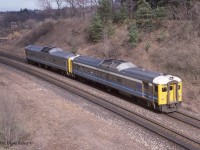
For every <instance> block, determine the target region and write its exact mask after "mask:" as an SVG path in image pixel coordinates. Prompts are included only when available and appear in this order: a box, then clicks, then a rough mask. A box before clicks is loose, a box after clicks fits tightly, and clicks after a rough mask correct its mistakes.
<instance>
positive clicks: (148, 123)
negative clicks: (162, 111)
mask: <svg viewBox="0 0 200 150" xmlns="http://www.w3.org/2000/svg"><path fill="white" fill-rule="evenodd" d="M6 55H8V54H5V53H4V54H3V55H2V53H0V56H1V59H0V62H1V63H4V64H6V65H9V66H12V67H15V68H17V69H19V70H22V71H24V72H27V73H29V74H32V75H35V76H37V77H39V78H41V79H43V80H46V81H48V82H50V83H52V84H54V85H57V86H59V87H61V88H63V89H65V90H67V91H70V92H72V93H74V94H76V95H79V96H80V97H83V98H85V99H87V100H89V101H91V102H93V103H95V104H98V105H100V106H101V107H103V108H106V109H108V110H110V111H112V112H114V113H115V114H118V115H120V116H122V117H123V118H126V119H128V120H129V121H131V122H134V123H136V124H138V125H140V126H142V127H144V128H146V129H148V130H150V131H152V132H154V133H156V134H158V135H160V136H162V137H164V138H166V139H168V140H170V141H172V142H174V143H176V144H178V145H180V146H181V147H184V148H186V149H192V150H199V149H200V142H199V141H197V140H195V139H191V138H188V137H186V136H185V135H183V134H181V133H179V132H177V131H175V130H173V129H170V128H168V127H166V126H164V125H162V124H160V123H158V122H155V121H153V120H151V119H150V118H147V117H145V116H141V115H140V114H138V113H136V112H133V111H131V110H127V109H126V108H123V107H121V106H119V105H117V104H113V103H111V102H108V101H105V100H104V99H102V98H100V97H97V96H95V95H92V94H91V93H89V92H86V91H83V90H82V89H78V88H77V87H73V86H71V85H68V84H67V83H64V82H63V81H60V80H59V79H56V78H54V77H53V76H51V75H48V74H45V73H44V72H42V71H38V68H37V69H36V68H34V67H30V66H29V65H27V64H24V59H22V58H19V57H16V56H13V55H12V56H11V55H8V57H7V56H6ZM2 56H3V57H6V58H9V59H12V60H9V59H5V58H2ZM15 57H16V59H15ZM13 60H15V61H13Z"/></svg>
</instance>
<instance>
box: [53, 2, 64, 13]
mask: <svg viewBox="0 0 200 150" xmlns="http://www.w3.org/2000/svg"><path fill="white" fill-rule="evenodd" d="M52 1H55V2H56V4H57V8H58V15H59V16H60V15H61V7H62V4H63V0H52Z"/></svg>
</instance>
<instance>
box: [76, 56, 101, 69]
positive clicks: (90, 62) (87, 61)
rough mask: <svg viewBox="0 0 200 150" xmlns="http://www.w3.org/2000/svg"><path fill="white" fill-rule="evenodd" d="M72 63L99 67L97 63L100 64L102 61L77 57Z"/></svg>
mask: <svg viewBox="0 0 200 150" xmlns="http://www.w3.org/2000/svg"><path fill="white" fill-rule="evenodd" d="M74 62H77V63H82V64H85V65H89V66H93V67H99V63H101V62H102V60H101V59H97V58H92V57H88V56H78V57H76V58H74Z"/></svg>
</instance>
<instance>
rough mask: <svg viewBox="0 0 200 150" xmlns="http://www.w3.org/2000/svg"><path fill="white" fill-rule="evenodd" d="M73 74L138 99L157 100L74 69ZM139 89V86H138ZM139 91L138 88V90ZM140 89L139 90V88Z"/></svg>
mask: <svg viewBox="0 0 200 150" xmlns="http://www.w3.org/2000/svg"><path fill="white" fill-rule="evenodd" d="M73 73H74V74H76V75H79V76H82V77H84V78H87V79H90V80H93V81H95V82H98V83H101V84H104V85H107V86H110V87H113V88H116V89H118V90H122V91H124V92H128V93H130V94H133V95H135V96H139V97H142V96H148V97H149V98H150V99H148V100H153V99H154V100H157V97H153V96H152V95H148V94H146V93H142V92H141V91H138V90H134V89H131V88H129V87H127V86H123V85H121V84H118V83H114V82H111V81H109V80H105V79H102V78H99V77H97V76H94V75H91V74H87V73H83V72H80V71H78V70H76V69H74V70H73ZM140 87H141V86H140ZM138 89H139V88H138ZM140 89H141V88H140Z"/></svg>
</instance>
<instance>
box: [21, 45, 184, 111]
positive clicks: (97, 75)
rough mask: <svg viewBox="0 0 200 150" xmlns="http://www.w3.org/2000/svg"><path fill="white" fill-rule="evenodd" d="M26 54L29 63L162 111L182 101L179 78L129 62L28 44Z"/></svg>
mask: <svg viewBox="0 0 200 150" xmlns="http://www.w3.org/2000/svg"><path fill="white" fill-rule="evenodd" d="M25 54H26V59H27V61H28V62H30V63H36V64H38V65H44V66H45V67H51V68H54V69H57V70H60V71H62V72H65V73H66V74H67V75H68V76H72V77H81V78H84V79H87V80H91V81H93V82H97V83H99V84H102V85H104V86H106V87H108V88H113V89H116V90H118V91H119V92H120V93H125V94H128V95H131V96H133V97H137V98H139V99H140V100H141V101H142V100H143V101H144V102H145V104H147V106H148V107H152V108H153V109H156V110H159V111H161V112H173V111H176V110H177V109H178V108H179V107H180V105H181V102H182V80H181V79H180V78H179V77H176V76H172V75H168V74H162V73H158V72H154V71H149V70H145V69H141V68H139V67H137V66H136V65H134V64H133V63H131V62H126V61H122V60H116V59H97V58H91V57H87V56H79V55H74V54H72V53H69V52H68V53H67V52H63V51H62V50H61V49H59V48H53V47H41V46H36V45H29V46H27V47H26V48H25Z"/></svg>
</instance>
